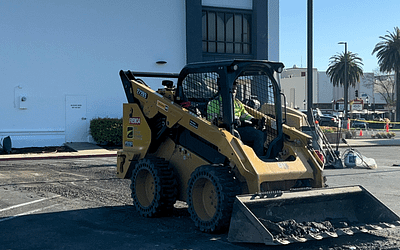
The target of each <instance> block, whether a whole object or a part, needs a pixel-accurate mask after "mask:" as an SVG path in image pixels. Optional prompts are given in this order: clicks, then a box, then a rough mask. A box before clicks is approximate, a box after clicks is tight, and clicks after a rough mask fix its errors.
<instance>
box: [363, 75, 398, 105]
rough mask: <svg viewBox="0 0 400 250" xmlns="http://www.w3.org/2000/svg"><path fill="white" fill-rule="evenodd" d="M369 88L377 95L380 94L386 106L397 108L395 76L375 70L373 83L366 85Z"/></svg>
mask: <svg viewBox="0 0 400 250" xmlns="http://www.w3.org/2000/svg"><path fill="white" fill-rule="evenodd" d="M364 86H365V87H367V88H372V89H373V91H374V92H375V93H378V94H379V95H380V96H381V97H382V99H383V100H385V102H386V104H387V105H389V106H395V105H396V103H395V100H396V99H395V87H396V85H395V82H394V75H388V74H386V73H382V72H380V71H379V69H376V70H374V76H373V77H372V78H371V81H370V82H368V83H365V84H364Z"/></svg>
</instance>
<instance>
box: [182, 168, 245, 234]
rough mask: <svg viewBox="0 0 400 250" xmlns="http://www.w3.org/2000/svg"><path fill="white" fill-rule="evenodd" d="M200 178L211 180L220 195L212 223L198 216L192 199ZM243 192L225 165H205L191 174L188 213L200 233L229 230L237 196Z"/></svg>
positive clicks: (188, 190)
mask: <svg viewBox="0 0 400 250" xmlns="http://www.w3.org/2000/svg"><path fill="white" fill-rule="evenodd" d="M199 178H207V179H208V180H210V181H211V182H212V183H213V185H214V188H215V189H216V191H217V194H218V205H217V211H216V213H215V214H214V216H213V218H212V219H211V220H210V221H203V220H202V219H201V218H199V216H198V215H197V213H196V211H195V209H194V206H193V199H192V188H193V185H194V184H195V183H196V180H198V179H199ZM240 191H241V188H240V183H239V181H238V180H237V179H236V178H235V175H234V173H233V172H232V171H231V169H230V168H229V167H226V166H224V165H223V164H213V165H204V166H200V167H198V168H196V170H195V171H193V173H192V174H191V177H190V179H189V183H188V188H187V196H188V199H187V203H188V211H189V213H190V216H191V219H192V220H193V221H194V223H195V225H196V227H198V228H199V230H200V231H202V232H206V233H222V232H225V231H227V230H228V228H229V223H230V220H231V215H232V208H233V203H234V201H235V197H236V195H239V194H240Z"/></svg>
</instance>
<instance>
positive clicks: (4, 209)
mask: <svg viewBox="0 0 400 250" xmlns="http://www.w3.org/2000/svg"><path fill="white" fill-rule="evenodd" d="M60 196H61V195H56V196H53V197H49V198H43V199H40V200H35V201H30V202H26V203H22V204H18V205H14V206H11V207H6V208H3V209H0V212H3V211H7V210H10V209H14V208H17V207H23V206H27V205H30V204H34V203H37V202H41V201H45V200H50V199H54V198H57V197H60Z"/></svg>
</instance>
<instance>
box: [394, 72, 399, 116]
mask: <svg viewBox="0 0 400 250" xmlns="http://www.w3.org/2000/svg"><path fill="white" fill-rule="evenodd" d="M394 76H395V84H396V121H397V122H399V121H400V70H395V72H394Z"/></svg>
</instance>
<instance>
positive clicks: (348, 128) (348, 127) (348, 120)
mask: <svg viewBox="0 0 400 250" xmlns="http://www.w3.org/2000/svg"><path fill="white" fill-rule="evenodd" d="M347 130H350V119H347Z"/></svg>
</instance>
